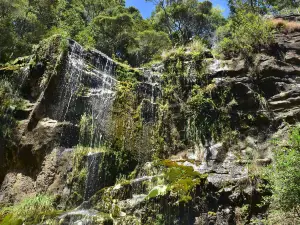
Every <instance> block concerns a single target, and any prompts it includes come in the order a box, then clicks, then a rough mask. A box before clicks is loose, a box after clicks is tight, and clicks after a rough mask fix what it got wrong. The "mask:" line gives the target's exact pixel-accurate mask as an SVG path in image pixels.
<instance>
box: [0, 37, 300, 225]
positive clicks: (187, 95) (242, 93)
mask: <svg viewBox="0 0 300 225" xmlns="http://www.w3.org/2000/svg"><path fill="white" fill-rule="evenodd" d="M299 37H300V33H299V34H298V33H297V32H294V33H289V34H277V35H276V40H277V44H276V45H274V47H273V48H274V49H273V50H274V51H271V53H270V52H264V53H261V54H257V55H255V56H254V58H253V59H252V61H246V60H244V59H240V58H236V59H231V60H216V59H213V58H212V55H211V54H208V53H207V52H205V53H204V54H199V55H192V56H191V53H190V52H189V51H188V50H187V51H186V52H185V53H184V55H174V56H172V57H170V59H166V60H165V61H164V62H162V63H160V64H157V65H154V66H153V67H152V68H146V69H139V70H133V69H130V68H127V67H126V66H124V65H120V64H118V63H116V62H114V61H113V60H111V59H109V58H108V57H107V56H105V55H104V54H102V53H100V52H97V51H94V50H86V49H84V48H83V47H81V46H80V45H79V44H77V43H76V42H74V41H72V40H67V41H66V40H63V39H61V38H60V37H54V38H52V40H50V41H49V42H47V43H44V44H43V45H41V46H40V47H39V48H38V49H37V50H36V52H35V53H34V55H33V56H31V57H28V58H24V59H20V60H18V61H16V62H14V64H13V66H12V67H4V68H2V69H0V72H1V75H3V76H5V78H6V79H9V80H11V81H12V82H14V83H17V84H18V82H20V81H22V82H21V83H20V84H21V86H20V87H18V89H19V91H20V94H21V96H22V97H23V98H24V99H25V100H26V101H25V102H26V104H25V105H24V108H23V109H18V110H17V111H16V113H15V118H16V119H17V120H19V123H18V126H17V127H16V131H15V134H16V137H17V140H16V143H15V144H14V145H13V148H12V149H11V150H8V149H1V148H0V156H1V157H2V156H3V158H5V162H10V163H7V164H5V166H4V167H3V168H4V170H3V172H1V173H0V175H3V179H1V176H0V182H1V183H2V185H1V189H0V202H1V203H16V202H18V201H20V200H21V199H23V198H24V197H26V196H34V195H35V194H36V193H48V194H52V195H56V197H57V198H56V199H57V205H58V206H57V208H59V209H63V210H65V209H67V208H68V209H69V208H70V207H73V208H74V207H78V208H76V209H75V210H74V211H69V212H67V213H65V214H62V215H60V216H58V217H57V218H55V219H54V220H53V221H55V222H56V223H60V224H78V223H79V222H85V223H90V224H97V223H103V224H113V223H114V224H134V223H137V224H155V223H156V222H157V223H160V222H165V223H166V224H247V223H250V221H251V220H260V221H261V220H263V219H264V218H266V217H267V209H268V205H263V204H262V202H263V201H262V200H263V196H266V195H269V194H270V193H269V192H268V190H267V189H266V188H264V185H265V184H266V181H265V180H263V179H261V178H260V177H259V176H258V174H257V171H258V170H259V168H260V167H262V166H265V165H268V164H269V163H271V162H272V154H271V153H272V147H273V146H272V144H271V143H270V140H272V139H273V138H281V139H283V140H284V139H286V135H287V130H288V128H289V126H290V125H293V124H296V123H298V122H299V119H300V108H299V106H298V105H299V103H300V92H299V91H298V89H299V84H300V79H299V77H300V67H299V65H298V64H299V62H300V54H299V49H300V42H299V41H300V39H299ZM12 74H18V76H12ZM282 144H284V142H282ZM77 145H81V147H80V148H76V146H77ZM2 160H3V159H2ZM2 180H3V181H2ZM100 213H101V215H100ZM99 221H100V222H99Z"/></svg>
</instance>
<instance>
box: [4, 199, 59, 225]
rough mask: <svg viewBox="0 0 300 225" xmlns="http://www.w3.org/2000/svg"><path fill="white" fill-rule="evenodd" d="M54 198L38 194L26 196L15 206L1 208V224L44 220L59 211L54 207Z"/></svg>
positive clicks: (17, 224) (29, 222)
mask: <svg viewBox="0 0 300 225" xmlns="http://www.w3.org/2000/svg"><path fill="white" fill-rule="evenodd" d="M54 200H55V198H54V197H51V196H48V195H37V196H35V197H28V198H25V199H23V200H22V201H21V202H20V203H17V204H15V205H14V206H11V207H6V208H2V209H1V210H0V224H1V225H8V224H14V225H20V224H28V225H29V224H37V223H40V222H43V221H44V220H46V219H47V218H48V217H49V216H53V215H54V214H57V213H58V212H57V210H56V209H55V207H54ZM3 216H4V217H3ZM1 217H2V221H1Z"/></svg>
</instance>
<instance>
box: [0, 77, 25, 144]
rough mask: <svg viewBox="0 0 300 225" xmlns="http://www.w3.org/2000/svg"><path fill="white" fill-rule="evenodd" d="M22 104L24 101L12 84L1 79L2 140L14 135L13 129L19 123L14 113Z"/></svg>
mask: <svg viewBox="0 0 300 225" xmlns="http://www.w3.org/2000/svg"><path fill="white" fill-rule="evenodd" d="M22 106H23V101H22V99H21V98H20V97H19V95H18V92H17V91H16V90H15V89H14V88H13V86H12V84H11V83H9V82H8V81H5V80H0V141H1V139H10V138H12V137H13V129H14V127H15V126H16V125H17V124H16V121H15V119H14V117H13V114H14V111H15V110H16V109H18V108H21V107H22Z"/></svg>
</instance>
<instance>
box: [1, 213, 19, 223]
mask: <svg viewBox="0 0 300 225" xmlns="http://www.w3.org/2000/svg"><path fill="white" fill-rule="evenodd" d="M22 224H23V221H22V220H21V219H18V218H15V217H14V215H12V214H8V215H7V216H5V217H4V219H3V220H2V221H1V219H0V225H22Z"/></svg>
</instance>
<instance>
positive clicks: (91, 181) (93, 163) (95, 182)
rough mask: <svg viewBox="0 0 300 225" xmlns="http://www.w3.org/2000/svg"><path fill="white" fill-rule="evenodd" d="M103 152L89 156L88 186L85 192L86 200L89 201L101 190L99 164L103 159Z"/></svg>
mask: <svg viewBox="0 0 300 225" xmlns="http://www.w3.org/2000/svg"><path fill="white" fill-rule="evenodd" d="M102 154H103V153H102V152H99V153H89V154H88V156H87V168H88V174H87V178H86V185H85V191H84V200H85V201H87V200H89V198H90V197H92V196H93V195H94V194H95V193H96V192H97V191H98V189H99V186H100V177H99V164H100V161H101V159H102Z"/></svg>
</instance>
